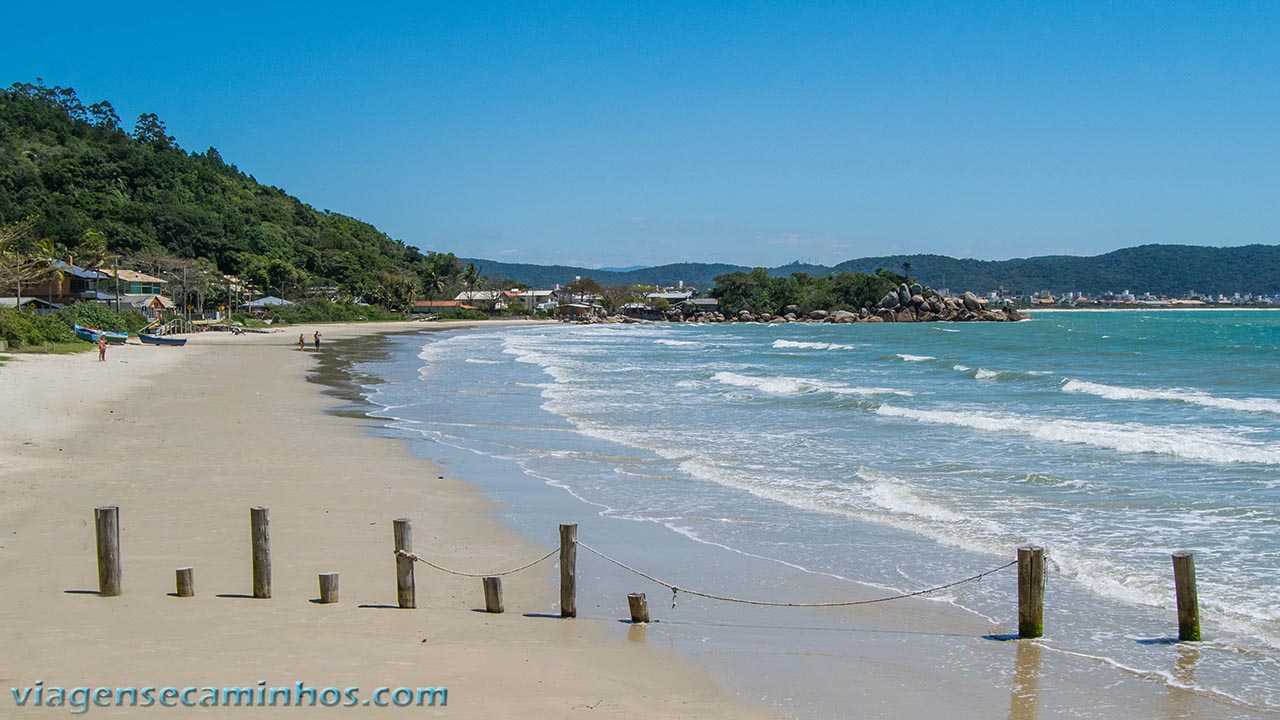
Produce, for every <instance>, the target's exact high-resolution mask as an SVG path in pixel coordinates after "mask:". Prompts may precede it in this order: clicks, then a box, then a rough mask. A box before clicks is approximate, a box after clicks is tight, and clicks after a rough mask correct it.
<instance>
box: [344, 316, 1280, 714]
mask: <svg viewBox="0 0 1280 720" xmlns="http://www.w3.org/2000/svg"><path fill="white" fill-rule="evenodd" d="M389 342H390V346H391V350H390V355H389V357H388V358H387V359H383V360H378V361H370V362H365V363H363V364H362V365H361V366H360V367H359V368H358V369H359V371H360V373H361V374H362V375H364V376H368V377H370V378H376V381H371V382H369V384H368V387H367V390H366V394H367V397H368V399H369V400H370V401H371V402H373V403H375V404H376V405H378V406H380V407H381V410H379V412H378V413H376V414H377V415H379V416H381V417H385V418H387V419H388V420H389V422H390V423H391V425H392V426H393V427H394V428H395V429H396V430H397V431H399V432H402V433H403V434H404V435H405V436H409V437H413V438H416V439H418V441H420V442H422V443H427V444H429V445H431V446H433V447H435V448H437V449H438V450H441V451H442V450H444V449H448V450H449V451H450V452H460V453H463V454H466V455H471V456H476V457H483V458H487V459H489V460H490V461H491V462H493V463H496V464H497V465H495V467H499V468H502V470H500V471H495V472H501V473H502V474H503V475H504V477H505V478H506V479H505V480H503V481H502V482H501V483H498V484H497V485H495V491H496V492H499V494H501V487H498V485H502V486H503V487H514V486H517V485H519V484H520V483H525V484H532V485H537V486H539V487H542V488H548V489H549V490H548V491H549V492H554V493H555V494H557V495H559V496H562V497H563V498H566V499H567V500H568V501H569V502H572V503H575V504H578V505H580V506H581V508H582V512H583V514H589V515H591V516H593V517H594V518H596V523H597V526H598V527H599V528H600V530H599V531H598V532H599V533H604V534H609V535H612V536H617V537H622V536H625V535H626V534H627V533H628V532H630V531H629V530H628V529H627V528H628V527H632V528H634V527H640V526H643V527H644V528H645V532H648V533H655V532H657V533H662V534H665V535H666V536H668V537H669V540H668V541H664V542H667V544H666V545H665V546H664V547H667V548H674V550H668V551H666V552H664V554H663V555H662V556H661V557H658V556H651V557H641V558H640V559H641V560H644V561H645V565H646V567H645V569H646V570H650V571H652V572H655V573H656V574H659V575H662V574H666V575H668V576H680V575H681V573H682V572H684V573H686V575H685V576H684V577H682V580H688V576H687V573H689V572H691V571H692V570H691V566H690V565H688V564H687V563H684V562H683V561H682V560H681V558H682V557H683V556H684V555H685V554H686V550H687V553H688V554H689V555H690V556H692V555H695V554H697V555H698V556H700V557H704V558H711V559H710V560H709V561H707V562H710V563H711V564H713V565H714V564H716V563H717V562H718V561H716V560H715V558H716V557H717V556H723V557H724V558H726V561H725V562H729V561H728V558H736V560H735V562H736V561H739V560H743V561H745V560H744V559H750V560H751V561H752V562H757V563H758V564H757V565H754V566H752V569H751V570H750V571H749V572H740V571H739V572H738V573H737V575H736V576H735V575H733V574H732V573H730V574H727V575H726V574H717V573H714V572H699V575H700V579H702V580H703V581H705V582H708V583H709V582H722V583H727V584H728V585H730V586H729V587H723V586H722V587H709V588H706V589H708V590H712V591H723V592H725V593H726V594H731V595H737V596H743V595H747V596H750V597H756V598H761V599H770V600H784V601H815V600H832V599H841V598H840V597H838V589H839V583H846V584H848V585H849V587H850V591H851V592H852V591H853V589H854V588H855V586H856V589H857V590H858V591H859V592H861V593H862V595H863V596H868V595H875V594H885V593H891V592H896V591H904V590H905V591H910V590H916V589H919V588H923V587H929V586H931V585H936V584H941V583H945V582H949V581H951V580H955V579H958V578H961V577H965V576H968V575H972V574H974V573H977V572H981V571H984V570H988V569H991V568H993V567H997V566H999V565H1002V564H1004V563H1006V562H1008V561H1009V560H1011V559H1013V557H1014V552H1015V548H1016V547H1017V546H1019V545H1023V544H1027V543H1034V544H1038V545H1042V546H1044V547H1045V548H1046V551H1047V558H1048V566H1049V578H1048V589H1047V594H1046V638H1045V640H1044V641H1043V643H1042V645H1043V647H1044V648H1045V650H1046V651H1049V652H1054V651H1057V652H1060V653H1062V654H1064V655H1067V656H1071V657H1076V658H1085V659H1088V660H1089V661H1090V662H1091V663H1092V665H1091V666H1093V667H1096V668H1098V669H1097V672H1099V673H1115V674H1117V675H1119V676H1124V677H1127V678H1137V679H1138V680H1139V681H1140V682H1147V683H1153V684H1157V685H1166V686H1169V687H1177V688H1183V689H1188V690H1191V691H1192V692H1194V693H1197V694H1200V695H1203V696H1205V697H1210V698H1217V699H1220V700H1221V701H1222V702H1223V703H1225V704H1226V706H1227V707H1229V708H1231V709H1232V710H1231V712H1238V713H1243V714H1246V715H1247V714H1249V713H1253V712H1270V711H1277V710H1280V662H1278V661H1277V658H1280V592H1277V591H1278V590H1280V313H1273V312H1251V311H1185V312H1184V311H1153V312H1065V313H1038V314H1036V315H1035V317H1034V318H1033V319H1032V320H1030V321H1025V322H1020V323H1014V324H994V323H992V324H987V323H977V324H973V323H965V324H961V323H955V324H942V323H938V324H919V325H894V324H876V325H860V324H854V325H812V324H793V325H758V324H729V325H677V324H655V325H620V326H548V325H540V326H534V327H529V326H525V327H519V326H516V327H504V328H495V329H489V330H477V331H462V332H439V333H427V334H423V335H411V336H399V337H396V338H393V339H391V340H390V341H389ZM432 452H433V451H430V450H429V451H427V454H432ZM437 454H438V453H437ZM469 479H471V478H469ZM504 483H505V485H504ZM507 517H508V519H509V520H510V521H511V522H512V524H513V525H514V526H516V527H517V528H518V529H525V530H529V528H528V527H522V522H521V511H520V509H519V508H512V509H511V510H509V511H508V514H507ZM583 539H584V540H586V538H585V537H584V538H583ZM607 546H608V547H610V548H611V549H617V551H618V552H620V553H621V554H623V555H626V554H627V545H626V543H623V542H620V541H619V542H613V543H609V544H608V545H607ZM681 548H686V550H682V549H681ZM1177 550H1191V551H1193V552H1195V554H1196V565H1197V574H1198V579H1199V595H1200V605H1201V616H1202V619H1203V621H1204V628H1205V633H1204V634H1205V637H1206V642H1205V643H1202V644H1200V645H1199V646H1198V651H1197V657H1196V662H1195V668H1194V673H1187V672H1179V668H1178V667H1175V666H1174V665H1173V664H1171V658H1172V657H1173V655H1172V654H1171V653H1172V649H1171V645H1170V643H1169V638H1170V636H1176V634H1177V627H1176V619H1175V612H1174V607H1175V604H1174V597H1173V581H1172V569H1171V561H1170V554H1171V553H1172V552H1174V551H1177ZM628 558H630V559H635V558H636V553H635V552H634V549H633V550H632V552H631V554H630V555H629V556H628ZM922 558H924V559H925V560H926V561H923V562H922V561H921V559H922ZM581 562H582V561H581V560H580V563H581ZM704 567H705V564H704ZM1005 573H1006V574H1007V575H1009V576H1010V577H1009V578H1006V579H1005V580H1003V581H1001V582H982V583H973V584H968V585H963V586H960V587H958V588H955V589H952V590H948V591H946V592H944V593H940V594H939V595H938V596H936V597H935V599H937V600H939V601H941V602H946V603H949V604H950V605H954V606H958V607H960V608H962V609H964V610H966V611H968V612H970V613H973V614H976V615H979V616H981V617H982V618H986V619H988V620H989V621H990V622H991V623H992V625H993V626H999V627H1004V628H1007V630H1006V632H1014V631H1015V630H1016V617H1012V614H1011V613H1012V606H1011V599H1010V588H1011V578H1012V570H1008V571H1005ZM806 578H822V579H823V580H824V581H827V582H826V584H822V585H821V586H820V588H819V585H818V584H816V583H815V584H810V583H807V582H806ZM831 582H835V583H836V588H837V591H836V593H835V595H833V591H832V588H831V584H830V583H831ZM655 590H660V589H658V588H654V587H653V586H650V587H649V591H650V593H651V597H652V594H653V592H654V591H655ZM651 602H653V600H651ZM659 603H661V601H659ZM743 612H745V611H743ZM806 622H807V623H808V624H809V625H813V624H814V623H818V624H821V623H822V622H828V623H830V622H835V621H833V620H831V619H830V618H829V617H828V618H826V619H824V618H814V619H811V620H807V621H806ZM690 634H691V635H696V634H697V631H690ZM949 662H952V663H954V664H955V665H956V666H957V667H964V666H965V663H966V662H967V660H966V658H964V657H954V658H950V659H949ZM1182 670H1184V671H1185V668H1182ZM784 704H785V703H784ZM793 709H794V708H793ZM801 714H803V712H802V711H801ZM818 714H820V713H818ZM1079 714H1081V715H1084V716H1087V715H1088V713H1079ZM1101 716H1105V713H1103V714H1102V715H1101Z"/></svg>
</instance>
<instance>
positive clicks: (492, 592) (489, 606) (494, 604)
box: [484, 577, 504, 613]
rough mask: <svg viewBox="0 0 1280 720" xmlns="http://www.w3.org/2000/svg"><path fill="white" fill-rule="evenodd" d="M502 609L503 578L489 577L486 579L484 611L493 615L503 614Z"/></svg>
mask: <svg viewBox="0 0 1280 720" xmlns="http://www.w3.org/2000/svg"><path fill="white" fill-rule="evenodd" d="M503 610H504V609H503V607H502V578H500V577H487V578H485V579H484V611H485V612H491V613H500V612H503Z"/></svg>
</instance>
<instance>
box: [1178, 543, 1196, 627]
mask: <svg viewBox="0 0 1280 720" xmlns="http://www.w3.org/2000/svg"><path fill="white" fill-rule="evenodd" d="M1173 587H1174V591H1175V592H1176V593H1177V596H1178V639H1179V640H1181V641H1182V642H1200V598H1199V597H1198V596H1197V594H1196V559H1195V556H1194V555H1193V554H1192V553H1189V552H1186V551H1185V550H1184V551H1182V552H1176V553H1174V554H1173Z"/></svg>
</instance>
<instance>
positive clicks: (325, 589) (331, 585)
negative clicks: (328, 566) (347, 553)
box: [320, 572, 338, 605]
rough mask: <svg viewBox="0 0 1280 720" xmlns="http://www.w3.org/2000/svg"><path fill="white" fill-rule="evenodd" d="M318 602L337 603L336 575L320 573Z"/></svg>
mask: <svg viewBox="0 0 1280 720" xmlns="http://www.w3.org/2000/svg"><path fill="white" fill-rule="evenodd" d="M320 602H321V603H323V604H326V605H327V604H329V603H336V602H338V573H336V572H331V573H320Z"/></svg>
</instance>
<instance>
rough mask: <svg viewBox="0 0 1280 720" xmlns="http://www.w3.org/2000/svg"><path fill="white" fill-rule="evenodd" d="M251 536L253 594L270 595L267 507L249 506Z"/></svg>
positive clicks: (258, 595) (269, 526) (269, 530)
mask: <svg viewBox="0 0 1280 720" xmlns="http://www.w3.org/2000/svg"><path fill="white" fill-rule="evenodd" d="M249 529H250V531H251V535H252V537H253V596H254V597H256V598H263V599H265V598H269V597H271V520H270V517H269V515H268V511H267V508H264V507H253V508H249Z"/></svg>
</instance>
